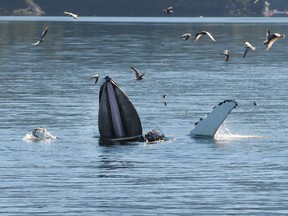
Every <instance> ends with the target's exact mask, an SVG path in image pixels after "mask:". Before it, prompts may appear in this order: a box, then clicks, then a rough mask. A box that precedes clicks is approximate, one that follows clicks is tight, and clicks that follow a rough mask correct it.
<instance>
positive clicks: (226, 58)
mask: <svg viewBox="0 0 288 216" xmlns="http://www.w3.org/2000/svg"><path fill="white" fill-rule="evenodd" d="M220 55H224V57H225V61H226V62H227V61H228V60H229V56H230V51H229V50H224V51H223V53H220Z"/></svg>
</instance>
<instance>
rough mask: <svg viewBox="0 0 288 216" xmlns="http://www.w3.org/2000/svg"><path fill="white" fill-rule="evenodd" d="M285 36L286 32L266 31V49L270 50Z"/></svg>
mask: <svg viewBox="0 0 288 216" xmlns="http://www.w3.org/2000/svg"><path fill="white" fill-rule="evenodd" d="M283 38H285V35H284V34H279V33H273V34H271V33H270V31H269V30H268V31H267V33H266V40H265V41H264V44H265V45H266V49H265V51H268V50H269V49H270V48H271V47H272V45H273V44H274V43H275V42H276V41H277V40H278V39H283Z"/></svg>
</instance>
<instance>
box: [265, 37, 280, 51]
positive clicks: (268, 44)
mask: <svg viewBox="0 0 288 216" xmlns="http://www.w3.org/2000/svg"><path fill="white" fill-rule="evenodd" d="M277 40H278V38H277V37H273V38H272V39H270V40H269V41H268V42H267V43H266V49H265V51H268V50H269V49H270V48H271V47H272V45H273V44H274V43H275V42H276V41H277Z"/></svg>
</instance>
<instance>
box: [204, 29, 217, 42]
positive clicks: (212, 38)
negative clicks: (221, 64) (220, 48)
mask: <svg viewBox="0 0 288 216" xmlns="http://www.w3.org/2000/svg"><path fill="white" fill-rule="evenodd" d="M204 33H205V34H207V35H208V36H209V37H210V38H211V40H213V41H216V40H215V39H214V37H213V36H212V35H211V34H210V32H207V31H205V32H204Z"/></svg>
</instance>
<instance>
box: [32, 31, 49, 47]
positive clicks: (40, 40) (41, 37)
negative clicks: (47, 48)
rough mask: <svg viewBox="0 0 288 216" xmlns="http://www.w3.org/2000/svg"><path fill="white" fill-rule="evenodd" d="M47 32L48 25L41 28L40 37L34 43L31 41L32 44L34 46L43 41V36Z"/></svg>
mask: <svg viewBox="0 0 288 216" xmlns="http://www.w3.org/2000/svg"><path fill="white" fill-rule="evenodd" d="M47 32H48V27H45V29H44V30H43V32H42V34H41V36H40V39H39V40H38V41H37V42H36V43H32V45H34V46H36V45H38V44H40V43H41V42H43V41H44V37H45V35H46V34H47Z"/></svg>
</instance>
